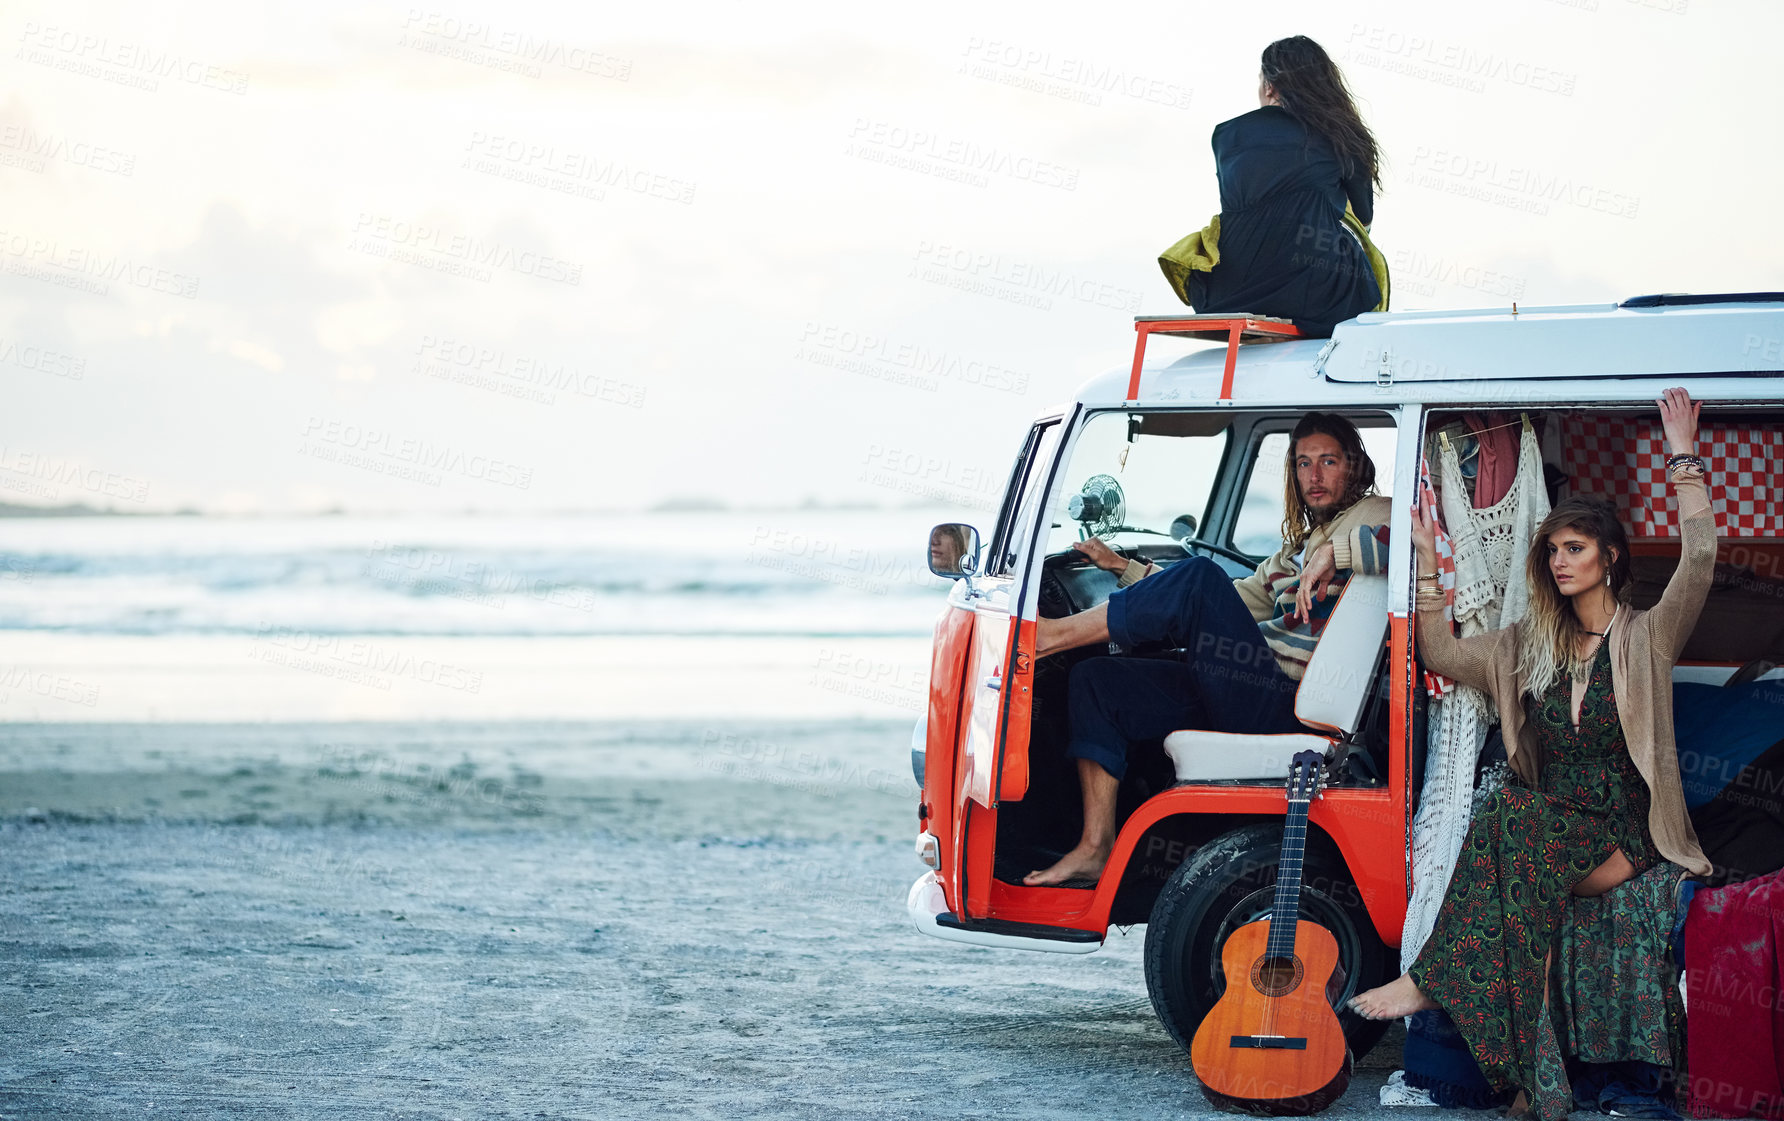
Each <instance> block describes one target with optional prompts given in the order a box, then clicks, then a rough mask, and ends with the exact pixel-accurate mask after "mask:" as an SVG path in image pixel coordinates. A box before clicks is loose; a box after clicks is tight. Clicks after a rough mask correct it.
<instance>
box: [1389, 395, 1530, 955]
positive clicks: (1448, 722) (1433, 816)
mask: <svg viewBox="0 0 1784 1121" xmlns="http://www.w3.org/2000/svg"><path fill="white" fill-rule="evenodd" d="M1523 429H1524V431H1523V435H1522V436H1521V437H1520V439H1519V446H1518V471H1517V477H1516V479H1515V480H1514V481H1513V483H1512V487H1511V490H1509V491H1508V492H1506V494H1505V497H1503V498H1501V499H1500V500H1499V501H1498V502H1496V503H1494V504H1493V505H1492V506H1489V507H1487V508H1486V509H1484V510H1476V509H1475V508H1474V507H1473V506H1472V505H1470V504H1469V496H1468V489H1467V485H1466V484H1465V483H1464V482H1463V479H1462V468H1461V464H1460V463H1459V462H1458V460H1457V457H1456V449H1455V447H1454V445H1453V444H1451V442H1450V441H1449V440H1448V439H1447V438H1445V437H1444V436H1443V434H1441V433H1440V434H1439V440H1438V463H1439V468H1438V469H1439V472H1440V474H1441V477H1442V479H1443V521H1444V525H1445V527H1446V528H1447V529H1448V531H1449V536H1450V541H1451V546H1452V549H1453V552H1454V557H1455V567H1456V588H1455V602H1454V604H1453V611H1454V617H1455V623H1456V630H1457V633H1458V634H1460V635H1461V636H1462V637H1463V638H1468V637H1470V636H1473V635H1477V634H1484V633H1486V632H1487V631H1490V630H1496V629H1498V628H1500V627H1506V626H1510V625H1511V624H1513V623H1515V622H1517V621H1518V620H1520V619H1522V618H1523V617H1524V612H1525V611H1526V610H1527V609H1528V608H1529V589H1528V587H1527V586H1526V585H1525V582H1524V577H1523V573H1522V572H1521V571H1520V570H1521V569H1522V567H1523V563H1524V557H1525V555H1526V554H1527V553H1528V552H1529V551H1530V542H1531V540H1532V539H1533V538H1534V537H1535V536H1536V527H1537V526H1538V525H1539V524H1541V522H1542V519H1543V518H1545V517H1547V516H1548V512H1549V493H1548V489H1547V487H1546V486H1545V485H1544V483H1543V477H1542V449H1541V447H1540V446H1539V445H1538V443H1537V439H1536V430H1535V429H1534V428H1533V427H1531V424H1530V418H1529V417H1527V416H1526V417H1524V423H1523ZM1493 718H1494V709H1493V705H1492V701H1491V699H1490V698H1489V697H1488V696H1487V695H1486V694H1485V693H1483V692H1481V691H1480V690H1478V689H1473V688H1470V687H1468V686H1465V685H1460V684H1456V685H1452V686H1451V688H1449V689H1447V690H1445V691H1444V695H1443V696H1442V697H1441V698H1437V699H1433V700H1432V701H1431V704H1430V707H1429V709H1428V712H1427V717H1426V725H1427V728H1428V729H1429V732H1428V747H1427V749H1426V751H1427V753H1426V757H1425V786H1424V790H1423V791H1422V793H1421V794H1420V797H1419V809H1418V814H1417V816H1415V817H1414V818H1413V821H1412V898H1411V899H1409V900H1408V901H1407V904H1406V925H1405V928H1404V932H1403V933H1402V934H1401V938H1400V968H1402V969H1408V968H1411V966H1412V963H1413V962H1414V961H1416V960H1418V955H1419V950H1421V949H1423V948H1424V945H1425V939H1426V938H1428V937H1430V935H1431V927H1432V926H1433V925H1434V924H1435V923H1436V921H1437V912H1438V910H1439V909H1440V908H1441V907H1442V906H1443V894H1444V891H1445V890H1446V889H1447V888H1448V887H1449V881H1450V873H1451V872H1453V871H1454V870H1455V866H1456V854H1457V853H1459V852H1461V850H1462V840H1463V838H1464V837H1466V836H1467V833H1468V821H1469V818H1470V817H1471V816H1473V815H1472V809H1473V806H1472V803H1473V798H1474V773H1475V767H1476V764H1477V762H1478V760H1479V759H1480V750H1481V746H1482V744H1484V743H1485V742H1486V739H1487V728H1488V726H1489V725H1490V724H1491V723H1492V721H1493Z"/></svg>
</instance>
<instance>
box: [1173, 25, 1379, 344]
mask: <svg viewBox="0 0 1784 1121" xmlns="http://www.w3.org/2000/svg"><path fill="white" fill-rule="evenodd" d="M1257 96H1258V106H1259V107H1258V108H1257V109H1255V110H1253V111H1252V112H1250V113H1246V114H1245V115H1244V116H1241V117H1234V118H1233V119H1232V120H1230V121H1225V122H1223V123H1221V124H1220V125H1218V126H1216V127H1215V129H1214V161H1215V174H1216V175H1217V176H1219V179H1220V218H1219V219H1218V222H1219V228H1218V231H1217V234H1216V242H1215V244H1216V246H1217V248H1218V253H1217V254H1216V256H1217V258H1218V263H1216V264H1214V265H1213V267H1212V268H1211V269H1209V270H1207V271H1201V270H1200V269H1199V268H1197V267H1196V266H1190V268H1189V270H1187V271H1181V270H1180V271H1179V272H1178V273H1177V274H1176V275H1172V274H1173V270H1172V268H1171V266H1170V265H1169V264H1167V265H1166V268H1165V272H1166V274H1167V276H1172V280H1173V285H1174V286H1176V287H1177V288H1178V295H1179V296H1181V297H1182V298H1183V299H1184V300H1185V302H1187V303H1189V304H1190V305H1191V306H1192V307H1194V308H1195V310H1196V311H1197V312H1198V313H1201V314H1211V313H1215V312H1223V311H1231V312H1250V313H1252V314H1254V315H1269V316H1275V317H1277V318H1282V319H1289V320H1292V321H1293V322H1294V324H1295V326H1296V327H1298V328H1300V329H1301V331H1302V332H1303V333H1305V334H1307V335H1309V336H1312V337H1316V338H1324V337H1326V336H1328V335H1330V334H1331V333H1332V328H1333V327H1334V326H1335V325H1336V324H1337V323H1339V322H1340V321H1341V320H1345V319H1349V318H1351V317H1352V316H1355V315H1358V314H1360V313H1362V312H1365V311H1371V310H1373V309H1374V308H1375V307H1376V306H1377V305H1378V304H1379V303H1381V296H1382V293H1381V288H1380V286H1379V285H1378V284H1377V283H1376V279H1375V273H1374V270H1373V269H1372V268H1371V267H1370V264H1369V259H1368V257H1367V255H1366V254H1365V252H1364V250H1363V247H1362V243H1361V242H1360V241H1359V240H1358V239H1357V237H1356V236H1354V235H1353V234H1352V233H1351V231H1350V230H1348V229H1346V228H1345V225H1344V209H1345V204H1346V203H1347V202H1348V203H1349V204H1350V209H1351V212H1352V213H1353V214H1355V216H1356V218H1357V221H1358V222H1359V223H1360V224H1361V225H1363V226H1365V227H1366V226H1368V225H1369V224H1371V223H1372V222H1373V221H1374V220H1375V195H1374V188H1375V187H1378V186H1380V184H1381V175H1380V167H1379V160H1378V154H1377V151H1376V146H1375V137H1374V136H1373V135H1372V134H1371V133H1370V131H1369V126H1367V125H1365V124H1364V123H1363V118H1362V116H1361V115H1360V114H1359V113H1358V112H1357V107H1356V104H1355V102H1353V101H1352V99H1351V95H1350V90H1349V89H1348V88H1347V87H1346V85H1345V83H1344V75H1343V74H1342V73H1341V72H1340V71H1339V70H1338V66H1337V64H1336V63H1334V62H1333V61H1332V60H1331V58H1330V56H1328V55H1327V54H1326V52H1325V50H1324V49H1323V48H1322V47H1321V46H1320V45H1319V44H1318V43H1315V42H1314V41H1313V40H1312V39H1309V38H1307V37H1306V36H1305V35H1296V36H1294V37H1292V38H1289V39H1279V40H1277V41H1276V42H1274V43H1271V44H1270V45H1269V46H1268V47H1265V48H1264V55H1263V63H1262V69H1261V71H1260V73H1259V75H1258V95H1257ZM1207 233H1208V231H1203V234H1202V235H1200V236H1201V237H1203V238H1204V239H1206V237H1207ZM1186 240H1187V239H1186ZM1179 280H1181V284H1178V283H1177V282H1178V281H1179Z"/></svg>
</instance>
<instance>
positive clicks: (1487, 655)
mask: <svg viewBox="0 0 1784 1121" xmlns="http://www.w3.org/2000/svg"><path fill="white" fill-rule="evenodd" d="M1412 547H1413V567H1414V570H1415V571H1414V572H1413V578H1414V582H1415V585H1416V586H1415V588H1414V590H1413V596H1412V601H1413V604H1414V606H1416V607H1417V608H1418V624H1417V630H1416V634H1417V636H1418V646H1419V657H1421V658H1423V659H1424V661H1425V668H1426V669H1428V670H1431V671H1432V672H1434V673H1441V674H1442V675H1443V676H1445V677H1447V678H1450V679H1451V680H1453V681H1457V682H1459V683H1461V684H1463V685H1469V686H1473V687H1474V688H1476V689H1479V690H1481V691H1482V692H1486V693H1490V692H1491V691H1492V688H1491V683H1492V674H1491V671H1490V667H1491V665H1492V662H1493V650H1494V648H1495V647H1496V646H1498V645H1499V643H1500V641H1501V640H1502V639H1504V638H1505V636H1506V635H1507V634H1509V633H1510V632H1509V631H1506V630H1496V631H1488V632H1487V633H1486V634H1477V635H1474V636H1473V637H1471V638H1457V637H1456V636H1455V633H1454V632H1453V631H1452V630H1451V629H1450V622H1449V620H1448V619H1445V618H1444V617H1443V606H1444V596H1443V594H1442V593H1441V592H1440V591H1438V587H1437V582H1436V580H1435V579H1434V578H1432V579H1427V577H1434V576H1435V573H1436V572H1437V522H1436V520H1435V519H1433V518H1427V517H1425V514H1424V511H1423V510H1422V509H1421V508H1420V505H1419V504H1418V503H1416V502H1415V503H1413V507H1412Z"/></svg>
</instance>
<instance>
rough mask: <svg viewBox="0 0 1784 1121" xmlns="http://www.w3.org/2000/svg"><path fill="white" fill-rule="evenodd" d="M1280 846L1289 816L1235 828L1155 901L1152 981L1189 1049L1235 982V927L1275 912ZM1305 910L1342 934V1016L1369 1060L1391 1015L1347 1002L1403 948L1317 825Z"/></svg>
mask: <svg viewBox="0 0 1784 1121" xmlns="http://www.w3.org/2000/svg"><path fill="white" fill-rule="evenodd" d="M1281 855H1282V827H1281V826H1280V825H1250V826H1246V827H1245V828H1243V829H1237V830H1234V831H1233V832H1231V833H1228V834H1225V835H1224V836H1221V837H1218V838H1216V839H1215V840H1214V841H1212V842H1210V843H1208V844H1206V845H1204V846H1202V847H1201V848H1200V849H1198V850H1196V852H1195V854H1194V855H1193V856H1191V857H1190V858H1189V859H1188V860H1186V861H1184V862H1183V864H1182V865H1181V866H1180V867H1179V868H1178V869H1177V871H1176V872H1175V873H1173V874H1172V876H1171V879H1170V881H1169V882H1168V883H1166V884H1165V887H1164V890H1163V891H1161V892H1159V895H1158V901H1157V902H1156V903H1154V904H1153V906H1152V917H1151V918H1150V919H1149V920H1148V921H1147V924H1146V991H1147V992H1148V993H1149V994H1150V995H1151V997H1152V1007H1153V1010H1154V1011H1156V1012H1157V1013H1158V1018H1159V1019H1160V1020H1161V1021H1163V1022H1164V1025H1165V1030H1166V1031H1168V1032H1170V1033H1171V1038H1172V1039H1175V1040H1176V1041H1177V1043H1178V1044H1179V1045H1180V1046H1181V1047H1182V1048H1183V1049H1184V1051H1186V1052H1187V1051H1188V1050H1189V1045H1190V1040H1191V1039H1192V1038H1194V1036H1195V1031H1196V1026H1197V1025H1199V1024H1200V1023H1201V1022H1202V1017H1203V1016H1205V1015H1207V1013H1208V1010H1209V1009H1210V1008H1212V1007H1214V1002H1215V1001H1217V1000H1219V999H1220V995H1221V994H1222V993H1223V992H1225V991H1226V977H1225V975H1224V973H1223V971H1222V970H1221V967H1220V950H1221V947H1222V946H1225V945H1226V940H1227V935H1229V934H1231V933H1232V932H1233V931H1234V930H1236V929H1238V928H1239V927H1241V926H1243V925H1245V924H1246V923H1248V922H1252V921H1254V920H1256V919H1261V918H1268V917H1269V914H1270V908H1271V905H1272V904H1273V903H1274V902H1275V896H1276V866H1277V862H1278V860H1279V858H1280V857H1281ZM1301 917H1302V918H1303V919H1308V920H1311V921H1313V922H1316V923H1319V924H1320V925H1321V926H1323V927H1325V928H1326V929H1327V930H1330V931H1331V932H1332V936H1333V937H1334V938H1336V939H1337V941H1338V963H1339V966H1340V967H1341V968H1342V969H1343V970H1344V973H1345V980H1344V984H1343V988H1342V992H1341V993H1340V995H1339V998H1338V1009H1339V1011H1338V1022H1339V1024H1340V1025H1341V1026H1342V1027H1343V1029H1344V1038H1345V1041H1346V1042H1347V1043H1349V1044H1350V1051H1351V1054H1352V1055H1353V1056H1355V1058H1356V1059H1358V1060H1360V1059H1362V1057H1363V1056H1364V1055H1366V1054H1368V1053H1369V1049H1370V1048H1372V1047H1374V1046H1375V1045H1376V1044H1377V1043H1379V1042H1380V1041H1381V1037H1382V1036H1383V1035H1384V1034H1385V1033H1386V1032H1387V1029H1388V1026H1389V1025H1388V1023H1387V1022H1386V1021H1381V1020H1366V1019H1364V1018H1363V1017H1361V1016H1359V1015H1357V1014H1356V1013H1355V1012H1352V1011H1351V1010H1350V1009H1348V1008H1346V1007H1344V1003H1345V1002H1346V1001H1348V1000H1349V999H1350V998H1351V997H1353V996H1355V995H1356V994H1357V993H1360V992H1363V991H1364V990H1366V989H1372V988H1374V987H1375V986H1377V985H1381V984H1386V983H1387V982H1388V981H1391V980H1393V979H1394V978H1395V977H1397V976H1399V973H1400V971H1399V969H1398V968H1397V966H1398V963H1399V955H1398V952H1397V951H1394V950H1390V949H1389V948H1388V947H1387V946H1385V945H1383V944H1382V941H1381V939H1380V938H1379V937H1378V936H1377V935H1376V933H1375V924H1374V923H1373V922H1372V921H1370V918H1369V913H1368V911H1367V909H1366V908H1364V906H1363V896H1362V892H1360V891H1358V890H1357V886H1356V882H1355V881H1354V880H1353V879H1351V875H1350V872H1349V870H1348V869H1347V868H1346V867H1345V864H1344V859H1343V858H1342V857H1341V856H1339V855H1338V852H1337V849H1336V848H1335V847H1334V846H1333V845H1332V843H1331V842H1330V841H1329V840H1327V839H1326V838H1324V837H1323V836H1321V835H1318V834H1312V833H1310V834H1309V836H1308V838H1307V852H1306V855H1305V857H1304V858H1303V862H1302V881H1301Z"/></svg>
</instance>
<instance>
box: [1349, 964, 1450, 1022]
mask: <svg viewBox="0 0 1784 1121" xmlns="http://www.w3.org/2000/svg"><path fill="white" fill-rule="evenodd" d="M1350 1006H1351V1007H1352V1008H1354V1009H1356V1012H1357V1015H1359V1016H1362V1017H1364V1018H1365V1019H1369V1020H1398V1019H1399V1018H1400V1017H1402V1016H1410V1015H1412V1014H1413V1013H1414V1012H1429V1011H1430V1010H1431V1009H1433V1008H1436V1007H1437V1002H1436V1001H1434V1000H1432V999H1431V998H1430V997H1428V996H1426V995H1425V994H1424V993H1422V992H1420V991H1419V987H1418V986H1417V985H1415V984H1413V983H1412V974H1410V973H1402V974H1400V976H1398V977H1396V978H1394V979H1393V980H1392V981H1389V982H1388V983H1387V984H1385V985H1382V986H1380V987H1379V988H1373V989H1370V990H1369V991H1368V992H1366V993H1358V994H1357V995H1356V996H1353V997H1351V998H1350Z"/></svg>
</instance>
